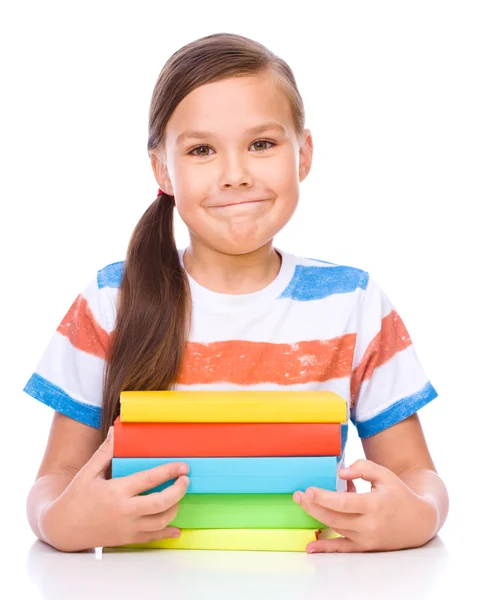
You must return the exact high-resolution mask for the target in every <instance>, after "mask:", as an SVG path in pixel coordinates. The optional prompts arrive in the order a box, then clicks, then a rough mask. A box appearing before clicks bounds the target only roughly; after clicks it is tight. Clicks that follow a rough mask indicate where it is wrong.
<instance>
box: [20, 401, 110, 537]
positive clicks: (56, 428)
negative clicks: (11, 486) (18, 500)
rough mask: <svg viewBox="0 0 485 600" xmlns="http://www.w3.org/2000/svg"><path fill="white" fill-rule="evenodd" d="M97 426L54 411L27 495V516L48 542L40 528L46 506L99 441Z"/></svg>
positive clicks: (38, 534)
mask: <svg viewBox="0 0 485 600" xmlns="http://www.w3.org/2000/svg"><path fill="white" fill-rule="evenodd" d="M101 441H102V440H101V434H100V431H99V429H95V428H94V427H90V426H89V425H84V424H83V423H80V422H79V421H75V420H74V419H71V418H69V417H67V416H65V415H63V414H61V413H59V412H55V413H54V416H53V419H52V425H51V430H50V433H49V439H48V441H47V447H46V450H45V453H44V457H43V459H42V463H41V465H40V468H39V472H38V473H37V477H36V480H35V482H34V484H33V485H32V487H31V489H30V491H29V494H28V496H27V519H28V521H29V524H30V527H31V528H32V531H33V532H34V533H35V535H36V536H37V537H38V538H39V539H41V540H42V541H43V542H46V543H50V541H49V532H48V531H44V519H43V517H44V514H45V511H46V509H47V508H49V506H50V505H51V504H52V503H53V502H54V501H55V500H56V499H57V498H58V497H59V496H60V495H61V494H62V493H63V492H64V490H65V489H66V488H67V486H68V485H69V484H70V483H71V481H72V479H73V478H74V476H75V475H76V474H77V473H78V472H79V470H80V469H81V467H82V466H83V465H84V464H85V463H86V462H87V461H88V460H89V459H90V458H91V456H92V455H93V454H94V452H95V451H96V450H97V448H98V446H99V445H100V444H101Z"/></svg>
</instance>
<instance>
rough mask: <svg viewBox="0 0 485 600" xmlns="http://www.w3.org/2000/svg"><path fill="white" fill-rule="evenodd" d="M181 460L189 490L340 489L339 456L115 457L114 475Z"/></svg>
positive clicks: (282, 491)
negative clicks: (185, 469) (311, 487)
mask: <svg viewBox="0 0 485 600" xmlns="http://www.w3.org/2000/svg"><path fill="white" fill-rule="evenodd" d="M180 461H181V462H185V463H186V464H187V465H188V466H189V469H190V471H189V473H188V477H189V478H190V484H189V487H188V488H187V493H188V494H293V493H294V492H296V491H297V490H305V489H306V488H307V487H310V486H314V487H318V488H322V489H325V490H331V491H336V485H337V457H336V456H295V457H287V456H282V457H279V456H271V457H261V458H259V457H251V458H240V457H237V458H229V457H227V458H226V457H223V458H113V459H112V477H113V478H115V477H125V476H127V475H132V474H133V473H137V472H138V471H145V470H147V469H152V468H153V467H157V466H159V465H163V464H166V463H170V462H180ZM174 481H175V480H174V479H172V480H170V481H166V482H164V483H161V484H160V485H158V486H157V487H155V488H152V489H150V490H147V491H146V492H144V493H151V492H159V491H161V490H163V489H165V488H166V487H168V486H170V485H172V484H173V483H174Z"/></svg>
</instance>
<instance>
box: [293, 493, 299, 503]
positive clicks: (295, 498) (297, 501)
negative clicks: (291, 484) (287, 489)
mask: <svg viewBox="0 0 485 600" xmlns="http://www.w3.org/2000/svg"><path fill="white" fill-rule="evenodd" d="M293 500H294V501H295V502H296V503H297V504H300V502H301V496H300V492H295V493H294V494H293Z"/></svg>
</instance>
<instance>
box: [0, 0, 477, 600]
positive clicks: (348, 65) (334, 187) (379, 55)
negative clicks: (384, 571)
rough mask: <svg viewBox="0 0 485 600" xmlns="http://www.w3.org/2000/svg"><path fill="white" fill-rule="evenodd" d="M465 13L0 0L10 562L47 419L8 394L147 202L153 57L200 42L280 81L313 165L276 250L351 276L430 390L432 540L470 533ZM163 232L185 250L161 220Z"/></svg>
mask: <svg viewBox="0 0 485 600" xmlns="http://www.w3.org/2000/svg"><path fill="white" fill-rule="evenodd" d="M484 12H485V11H484V4H483V3H482V2H479V1H477V2H472V1H467V0H460V1H455V2H450V1H445V0H441V1H439V2H438V1H435V2H431V1H426V0H420V1H414V0H413V1H411V0H408V1H407V2H396V1H394V2H392V1H391V2H389V1H380V2H377V1H366V2H363V1H346V2H309V1H302V0H299V1H298V2H297V3H285V2H269V1H265V2H261V1H258V2H250V1H244V2H239V3H235V2H234V3H233V2H201V3H198V2H186V1H184V2H182V3H180V4H177V3H176V2H161V1H158V2H152V1H143V0H141V1H139V2H136V3H135V2H122V1H117V2H114V1H113V2H111V1H109V2H108V1H103V0H98V1H96V2H93V1H84V2H82V3H80V2H79V3H78V2H76V3H75V2H52V1H47V0H43V1H42V2H33V1H32V2H23V1H19V0H16V1H15V2H13V1H11V2H5V3H3V4H2V8H1V12H0V55H1V56H2V76H1V80H2V92H1V95H0V102H1V111H0V127H1V141H0V143H1V172H2V174H1V177H0V186H1V188H0V193H1V208H0V210H1V231H2V236H1V258H2V263H1V269H2V293H1V302H2V306H1V314H2V317H3V319H2V360H1V363H0V364H1V369H2V381H3V403H2V407H1V411H2V413H1V414H2V435H1V437H0V444H1V447H0V451H1V453H2V456H3V457H4V458H3V459H2V470H3V473H4V477H3V478H2V493H1V499H0V502H1V504H2V513H3V515H4V516H5V517H6V518H5V521H4V523H3V531H2V537H3V539H4V540H6V539H9V540H11V544H14V546H15V548H18V549H19V551H20V550H22V551H27V550H28V548H29V546H30V545H31V544H32V542H33V541H34V539H35V538H34V537H33V534H32V533H31V532H30V530H29V528H28V524H27V522H26V519H25V516H24V512H25V509H24V504H25V496H26V495H27V492H28V489H29V488H30V486H31V485H32V483H33V480H34V478H35V475H36V472H37V468H38V466H39V463H40V460H41V457H42V454H43V451H44V445H45V442H46V439H47V436H48V431H49V426H50V421H51V417H52V410H51V409H50V408H48V407H46V406H44V405H42V404H41V403H40V402H38V401H36V400H34V399H32V398H31V397H29V396H27V395H26V394H25V393H23V392H22V388H23V386H24V385H25V383H26V382H27V380H28V378H29V377H30V375H31V373H32V372H33V371H34V370H35V367H36V364H37V361H38V360H39V358H40V356H41V354H42V353H43V351H44V349H45V347H46V345H47V343H48V341H49V339H50V337H51V336H52V334H53V332H54V331H55V329H56V328H57V326H58V325H59V323H60V321H61V319H62V317H63V316H64V315H65V313H66V312H67V310H68V309H69V307H70V305H71V303H72V302H73V300H74V298H75V297H76V296H77V294H78V293H79V292H80V291H81V289H83V287H84V286H85V285H86V283H87V282H88V281H89V280H90V278H91V277H92V276H93V275H94V274H95V273H96V271H97V270H98V269H100V268H102V267H103V266H105V265H107V264H109V263H111V262H114V261H118V260H123V259H124V256H125V251H126V247H127V244H128V240H129V236H130V235H131V232H132V230H133V228H134V226H135V224H136V223H137V221H138V220H139V218H140V217H141V215H142V213H143V212H144V211H145V209H146V208H147V207H148V205H149V204H150V203H151V202H153V200H154V199H155V197H156V192H157V189H158V186H157V184H156V182H155V179H154V177H153V173H152V170H151V166H150V162H149V158H148V155H147V151H146V144H147V130H148V109H149V103H150V98H151V93H152V90H153V86H154V84H155V82H156V79H157V77H158V74H159V72H160V70H161V69H162V66H163V64H164V63H165V61H166V60H167V59H168V58H169V57H170V56H171V54H172V53H173V52H175V51H176V50H177V49H179V48H180V47H181V46H183V45H185V44H186V43H188V42H190V41H192V40H194V39H197V38H199V37H202V36H205V35H208V34H210V33H216V32H231V33H239V34H242V35H245V36H247V37H250V38H253V39H255V40H257V41H259V42H261V43H263V44H264V45H266V46H267V47H268V48H269V49H270V50H272V51H273V52H275V53H276V54H278V55H279V56H281V57H282V58H284V59H285V60H286V61H287V62H288V64H289V65H290V67H291V68H292V70H293V72H294V74H295V77H296V80H297V83H298V87H299V90H300V93H301V94H302V97H303V100H304V103H305V108H306V126H307V127H308V128H310V130H311V131H312V134H313V141H314V158H313V166H312V170H311V173H310V174H309V176H308V177H307V178H306V180H305V181H304V182H303V183H302V184H301V195H300V204H299V207H298V209H297V212H296V213H295V215H294V217H293V219H292V220H291V222H290V223H289V224H288V225H287V226H286V227H285V229H284V230H283V231H281V232H280V233H279V234H278V236H277V237H276V238H275V245H276V246H279V247H282V248H284V249H286V250H287V251H290V252H293V253H295V254H299V255H302V256H309V257H314V258H319V259H323V260H328V261H331V262H335V263H339V264H346V265H352V266H356V267H358V268H362V269H365V270H367V271H369V272H370V273H371V274H372V275H373V276H374V277H375V278H376V280H377V281H378V283H379V284H380V286H381V287H382V289H383V290H384V291H385V293H386V294H387V295H388V296H389V298H390V300H391V301H392V302H393V304H394V306H395V307H396V309H397V311H398V312H399V314H400V315H401V317H402V319H403V321H404V323H405V325H406V327H407V329H408V331H409V333H410V335H411V339H412V340H413V342H414V344H415V348H416V351H417V354H418V358H419V359H420V360H421V362H422V364H423V367H424V369H425V372H426V374H427V375H428V377H429V379H430V381H431V383H432V384H433V385H434V386H435V388H436V389H437V391H438V393H439V397H438V398H437V399H436V400H434V401H433V402H432V403H431V404H429V405H428V406H426V407H425V408H423V409H422V410H421V411H420V413H419V414H420V416H421V421H422V423H423V427H424V430H425V434H426V438H427V441H428V444H429V447H430V450H431V454H432V456H433V459H434V461H435V464H436V466H437V469H438V472H439V473H440V474H441V475H442V477H443V479H444V480H445V482H446V483H447V485H448V488H449V492H450V497H451V512H450V517H449V520H448V523H447V524H446V525H445V529H444V530H443V533H445V532H446V531H447V529H446V528H448V531H450V532H451V531H456V532H457V535H456V537H451V538H449V539H452V540H456V543H459V540H460V536H459V535H458V532H459V531H461V532H463V531H466V532H467V534H471V535H470V537H468V535H467V543H473V541H474V539H475V540H476V539H477V538H475V537H474V531H473V527H474V526H475V525H476V524H477V520H478V521H479V527H481V525H480V523H481V515H478V516H476V517H475V516H474V511H475V510H477V508H478V505H479V502H480V501H478V500H477V494H478V487H479V486H480V481H481V479H482V474H481V472H480V470H479V469H478V467H479V465H480V464H481V462H482V456H483V451H482V446H481V443H480V442H481V435H480V434H481V430H480V421H481V419H482V415H481V414H480V412H479V411H480V410H482V407H483V403H484V394H483V388H482V385H483V363H484V354H483V339H484V336H485V327H484V308H483V302H484V300H483V299H484V294H483V292H484V285H483V268H482V264H483V255H484V251H483V234H482V231H483V217H481V216H479V215H482V214H483V208H484V206H483V205H484V200H485V183H484V166H485V143H484V140H485V117H484V112H485V111H484V106H485V84H484V71H485V69H484V62H485V61H484V56H485V42H484V35H483V32H484V30H485V18H484ZM176 238H177V245H178V246H179V247H180V246H185V245H186V244H187V243H188V235H187V233H186V229H185V225H184V224H183V222H182V221H181V220H180V218H179V217H178V215H177V220H176ZM349 435H350V439H349V445H348V452H347V463H348V464H349V463H350V462H351V461H352V460H353V459H355V458H357V457H359V456H363V452H362V448H361V446H360V441H359V439H358V437H357V434H356V432H355V430H354V428H353V427H352V426H351V427H350V431H349ZM482 503H483V502H482ZM12 547H13V546H12V545H11V546H10V548H12ZM3 551H6V549H5V546H4V550H3ZM20 568H23V566H22V565H21V566H20V567H19V569H20ZM32 593H33V591H32Z"/></svg>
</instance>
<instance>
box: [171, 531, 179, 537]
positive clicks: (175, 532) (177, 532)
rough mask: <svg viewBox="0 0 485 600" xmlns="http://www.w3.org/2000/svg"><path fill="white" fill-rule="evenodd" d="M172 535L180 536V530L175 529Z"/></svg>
mask: <svg viewBox="0 0 485 600" xmlns="http://www.w3.org/2000/svg"><path fill="white" fill-rule="evenodd" d="M172 537H180V531H174V532H173V533H172Z"/></svg>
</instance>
